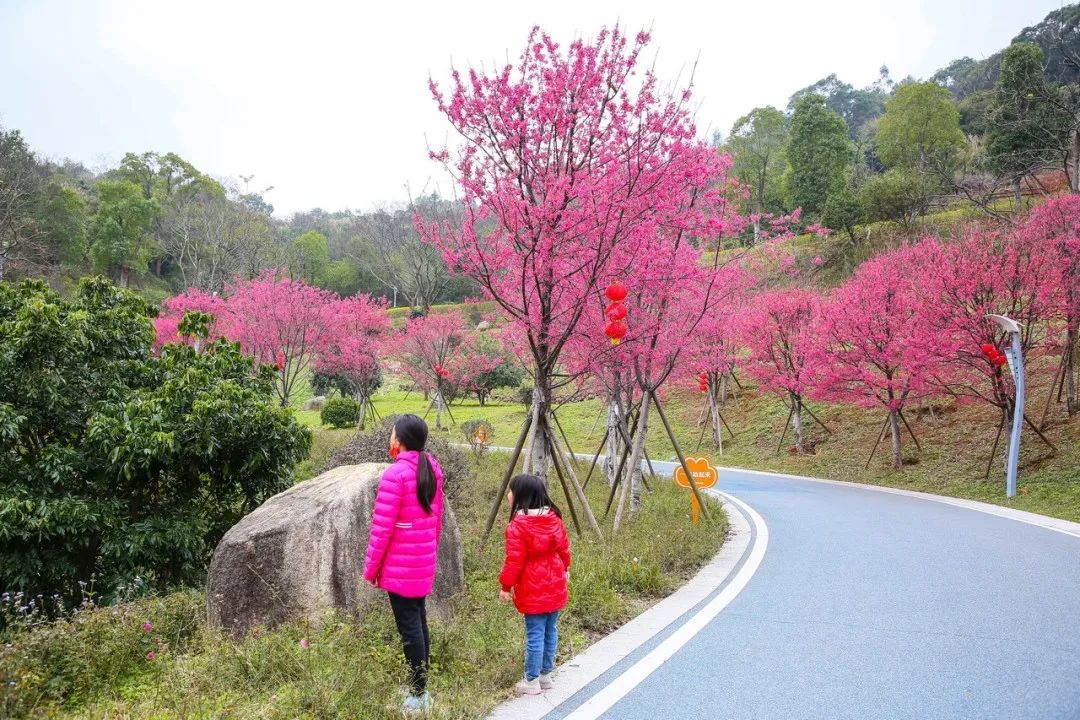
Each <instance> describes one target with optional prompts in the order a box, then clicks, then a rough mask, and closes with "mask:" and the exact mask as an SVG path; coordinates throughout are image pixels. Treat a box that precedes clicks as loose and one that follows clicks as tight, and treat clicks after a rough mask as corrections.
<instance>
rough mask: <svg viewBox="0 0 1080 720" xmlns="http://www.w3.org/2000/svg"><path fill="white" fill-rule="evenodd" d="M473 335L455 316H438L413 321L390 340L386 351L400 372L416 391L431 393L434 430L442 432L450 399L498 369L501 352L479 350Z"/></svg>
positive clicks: (501, 360)
mask: <svg viewBox="0 0 1080 720" xmlns="http://www.w3.org/2000/svg"><path fill="white" fill-rule="evenodd" d="M475 335H476V333H475V332H470V331H469V330H468V329H467V328H466V325H465V323H464V321H463V319H462V317H461V315H459V314H457V313H440V314H432V315H425V316H421V317H417V318H414V319H412V320H410V321H409V322H408V324H407V325H406V326H405V327H404V328H403V329H402V330H401V331H400V332H399V333H397V334H396V336H394V337H393V338H391V339H390V341H389V342H388V347H387V349H388V350H389V351H390V352H391V353H392V354H393V356H394V357H395V358H396V359H397V361H398V363H399V367H400V370H401V372H403V373H404V374H405V375H406V376H408V377H409V378H410V379H411V380H412V381H413V382H414V383H415V384H416V385H417V387H419V388H422V389H423V390H425V391H426V392H429V393H432V394H433V395H434V398H433V400H432V402H433V406H434V408H435V427H436V428H437V429H439V430H441V429H443V425H442V414H443V412H446V411H447V404H448V402H449V400H450V399H452V398H453V397H455V396H456V395H457V394H458V393H460V392H462V391H468V389H469V388H470V384H471V383H472V382H473V381H474V380H475V379H476V378H477V377H478V376H480V375H482V374H484V373H487V372H490V371H492V370H494V369H495V368H496V367H498V366H499V365H500V364H501V363H502V362H503V360H504V357H503V355H502V354H501V353H498V352H491V351H490V350H489V349H486V348H481V347H479V344H478V339H477V337H475Z"/></svg>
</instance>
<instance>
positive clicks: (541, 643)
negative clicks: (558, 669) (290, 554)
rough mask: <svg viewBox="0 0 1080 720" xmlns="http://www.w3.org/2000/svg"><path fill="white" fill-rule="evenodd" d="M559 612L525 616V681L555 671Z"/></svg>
mask: <svg viewBox="0 0 1080 720" xmlns="http://www.w3.org/2000/svg"><path fill="white" fill-rule="evenodd" d="M558 620H559V612H558V611H557V610H556V611H555V612H550V613H544V614H543V615H526V616H525V679H526V680H529V681H532V680H535V679H536V678H538V677H540V676H541V675H547V674H548V673H550V672H551V671H552V670H554V669H555V651H556V650H557V649H558V647H559V627H558V625H557V624H556V623H557V622H558Z"/></svg>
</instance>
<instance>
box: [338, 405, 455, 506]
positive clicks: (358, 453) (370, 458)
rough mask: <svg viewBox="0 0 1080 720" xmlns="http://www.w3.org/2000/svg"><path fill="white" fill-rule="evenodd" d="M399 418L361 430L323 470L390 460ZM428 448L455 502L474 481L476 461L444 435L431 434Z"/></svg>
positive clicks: (446, 491) (445, 492) (388, 418)
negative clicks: (394, 431) (373, 427)
mask: <svg viewBox="0 0 1080 720" xmlns="http://www.w3.org/2000/svg"><path fill="white" fill-rule="evenodd" d="M395 420H397V416H396V415H391V416H389V417H386V418H384V419H383V422H382V425H380V426H379V427H377V428H375V429H374V430H369V431H367V432H362V433H357V434H356V435H355V436H354V437H353V439H352V440H350V441H349V442H347V443H345V444H344V445H342V446H341V447H340V448H338V449H337V450H335V451H334V453H333V454H332V455H331V456H330V459H329V460H327V461H326V465H325V466H324V467H323V469H322V470H320V471H319V472H320V473H324V472H326V471H327V470H330V469H332V468H336V467H337V466H339V465H357V464H359V463H369V462H375V463H385V462H390V455H389V454H388V453H389V447H390V431H391V429H393V427H394V421H395ZM427 451H428V452H429V453H431V454H432V455H434V456H435V459H436V460H438V461H439V466H440V467H441V468H442V471H443V493H444V494H445V495H446V497H447V498H448V499H449V500H450V501H451V502H452V501H453V500H454V499H456V498H457V497H458V495H459V494H460V493H461V491H462V489H463V488H464V487H465V486H466V485H467V484H468V483H469V482H471V481H472V479H473V477H474V475H475V472H474V470H473V464H472V462H471V461H470V460H469V456H468V455H466V454H465V453H464V452H463V451H462V450H460V449H458V448H456V447H454V446H453V445H451V444H450V443H448V442H447V441H446V440H442V439H440V438H436V437H431V436H428V441H427Z"/></svg>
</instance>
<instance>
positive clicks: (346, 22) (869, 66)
mask: <svg viewBox="0 0 1080 720" xmlns="http://www.w3.org/2000/svg"><path fill="white" fill-rule="evenodd" d="M1059 6H1060V2H1058V1H1051V0H990V1H988V0H915V1H913V2H907V3H898V2H896V1H895V0H888V1H886V0H852V1H846V0H816V1H815V0H810V1H806V0H802V1H793V2H778V1H775V0H756V1H754V0H752V1H751V2H739V3H724V2H711V3H691V2H681V1H676V0H666V1H663V2H651V3H646V2H640V1H638V0H623V1H622V2H611V1H609V0H602V1H591V0H576V1H575V2H564V1H563V0H549V1H548V2H544V3H513V2H465V3H462V2H458V3H451V2H439V3H425V2H396V3H394V2H391V3H372V4H371V5H370V6H365V4H361V3H359V2H339V3H334V2H324V1H322V0H302V1H299V2H297V1H295V0H294V2H289V3H277V2H270V1H264V2H246V1H245V2H241V1H239V0H216V1H214V0H187V1H186V2H183V3H177V2H170V3H168V4H166V3H164V2H158V1H157V0H144V1H142V2H140V1H138V0H83V1H80V0H69V1H68V2H60V1H59V0H36V1H35V0H0V124H3V125H5V126H7V127H13V128H18V129H20V130H22V132H23V133H24V135H25V136H26V137H27V139H28V140H29V142H30V143H31V145H32V147H33V148H34V149H35V150H37V151H38V152H39V153H41V154H43V155H46V156H49V157H54V158H60V157H65V156H66V157H71V158H73V159H76V160H80V161H83V162H84V163H86V164H87V165H89V166H90V167H93V168H99V167H100V166H102V165H105V164H115V163H116V162H117V161H119V159H120V158H121V157H122V156H123V154H124V152H126V151H136V152H142V151H144V150H154V151H158V152H168V151H174V152H177V153H178V154H179V155H181V156H182V157H184V158H185V159H187V160H189V161H190V162H192V163H193V164H194V165H195V166H196V167H198V168H199V169H200V170H202V171H203V172H207V173H209V174H211V175H214V176H231V177H236V176H239V175H248V174H254V175H255V179H254V180H253V181H252V183H251V189H253V190H256V189H261V188H263V187H266V186H268V185H272V186H274V189H273V190H272V191H271V192H269V193H267V198H268V200H269V201H270V202H272V203H273V204H274V205H275V207H276V214H278V215H283V214H287V213H290V212H293V211H296V210H303V209H309V208H313V207H322V208H323V209H326V210H337V209H342V208H346V207H349V208H354V209H360V210H366V209H370V208H372V207H374V206H376V205H378V204H381V203H385V202H393V201H398V200H402V199H404V198H405V189H404V188H405V185H406V183H407V184H408V185H409V186H410V187H411V189H412V192H413V193H414V194H416V193H418V192H420V191H422V190H423V189H424V188H425V187H427V188H431V187H437V188H439V189H441V190H442V192H443V193H444V194H449V193H450V190H451V188H450V186H449V184H448V182H447V180H446V179H445V178H444V177H443V176H442V175H441V174H440V171H439V169H438V167H437V166H436V165H435V164H434V163H433V162H431V161H430V160H428V158H427V152H426V147H427V142H430V143H431V145H433V146H441V145H442V144H444V142H445V141H446V139H447V137H448V135H447V133H448V130H449V128H448V124H447V123H446V121H445V119H443V118H442V117H441V116H440V115H439V114H438V112H437V110H436V108H435V104H434V101H433V100H432V99H431V96H430V94H429V92H428V89H427V79H428V76H429V74H430V75H433V76H434V77H435V78H436V79H437V80H443V81H445V80H446V79H447V78H448V76H449V69H450V64H451V61H453V62H454V64H455V65H457V66H458V67H459V68H463V67H465V66H467V65H480V64H484V65H485V66H486V67H488V68H491V67H492V66H493V61H495V60H498V64H499V65H502V64H503V63H504V62H505V60H506V58H507V54H508V53H509V57H510V58H511V60H516V58H517V56H518V54H519V53H520V50H521V47H522V46H523V45H524V42H525V39H526V37H527V35H528V32H529V29H530V27H531V26H532V25H534V24H539V25H541V27H543V28H544V29H546V30H548V31H550V32H551V33H552V34H553V35H554V36H555V37H556V38H557V39H559V40H560V41H561V42H563V43H564V44H565V42H566V41H569V40H571V39H572V38H574V37H575V36H580V35H586V36H592V35H594V34H595V32H596V31H597V30H598V29H599V28H600V27H601V26H603V25H605V24H607V25H611V24H612V23H614V22H616V21H618V22H621V23H622V24H623V25H624V26H626V27H627V28H628V29H629V30H631V31H636V30H638V29H640V28H642V27H651V28H652V32H653V42H652V43H651V45H650V54H649V58H651V57H652V56H653V54H656V56H657V65H656V66H657V74H658V75H659V76H660V78H661V80H672V81H673V80H674V79H675V78H676V76H677V75H678V74H679V73H680V71H681V72H683V73H684V76H685V73H686V72H687V71H688V69H689V67H690V65H691V64H692V63H693V61H694V60H695V58H700V59H699V64H698V68H697V76H696V81H695V85H696V91H695V96H696V99H697V100H698V102H699V103H700V105H699V110H698V115H697V120H698V125H699V128H700V130H701V133H702V135H703V136H706V135H707V134H708V132H709V131H711V130H712V129H717V128H718V129H721V130H722V131H723V132H724V134H725V135H726V134H727V131H728V130H729V128H730V127H731V124H732V122H733V121H734V120H735V119H736V118H737V117H739V116H740V115H742V114H744V113H746V112H747V111H749V110H750V109H751V108H753V107H755V106H758V105H766V104H773V105H776V106H777V107H780V108H783V107H784V105H785V104H786V102H787V98H788V96H789V95H791V93H793V92H794V91H795V90H797V89H799V88H802V87H805V86H806V85H809V84H810V83H812V82H814V81H816V80H818V79H820V78H822V77H824V76H826V75H828V74H829V73H833V72H835V73H836V74H837V75H839V76H840V78H841V79H842V80H845V81H846V82H850V83H852V84H853V85H855V86H857V87H861V86H863V85H866V84H868V83H870V82H872V81H873V80H874V79H875V78H876V77H877V72H878V68H879V67H880V66H881V65H882V64H885V65H888V66H889V68H890V70H891V72H892V76H893V78H895V79H900V78H902V77H905V76H907V75H908V74H912V75H915V76H917V77H926V76H928V75H930V74H932V73H933V72H934V71H935V70H937V69H938V68H939V67H942V66H944V65H945V64H947V63H948V62H949V61H951V60H952V59H954V58H957V57H961V56H963V55H970V56H972V57H975V58H983V57H986V56H987V55H989V54H991V53H993V52H994V51H996V50H998V49H1000V48H1001V47H1003V46H1004V45H1005V44H1007V43H1008V42H1009V40H1010V39H1011V38H1012V37H1013V36H1015V35H1016V34H1017V33H1018V32H1019V31H1020V29H1021V28H1023V27H1024V26H1027V25H1031V24H1033V23H1036V22H1039V21H1040V20H1042V18H1043V17H1044V16H1045V15H1046V13H1047V12H1049V11H1050V10H1052V9H1055V8H1057V7H1059ZM425 138H426V139H427V140H425Z"/></svg>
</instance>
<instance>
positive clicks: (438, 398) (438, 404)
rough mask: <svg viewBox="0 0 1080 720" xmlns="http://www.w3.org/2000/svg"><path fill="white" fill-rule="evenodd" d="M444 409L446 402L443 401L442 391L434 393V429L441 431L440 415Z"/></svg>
mask: <svg viewBox="0 0 1080 720" xmlns="http://www.w3.org/2000/svg"><path fill="white" fill-rule="evenodd" d="M445 407H446V402H445V401H444V400H443V394H442V390H436V391H435V429H436V430H442V429H443V424H442V414H443V409H444V408H445Z"/></svg>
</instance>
